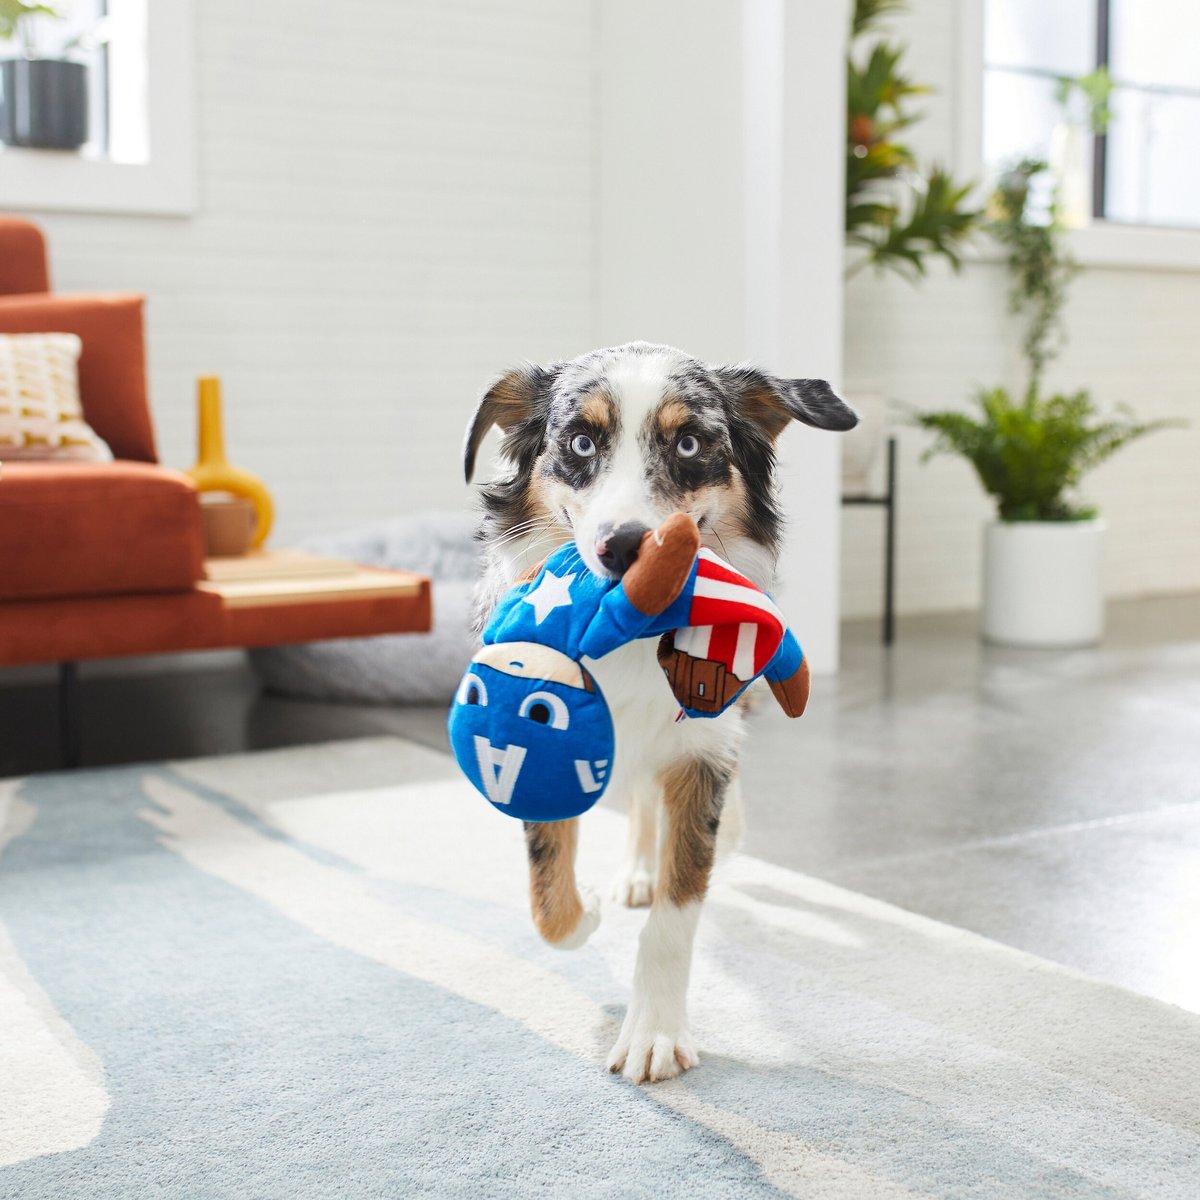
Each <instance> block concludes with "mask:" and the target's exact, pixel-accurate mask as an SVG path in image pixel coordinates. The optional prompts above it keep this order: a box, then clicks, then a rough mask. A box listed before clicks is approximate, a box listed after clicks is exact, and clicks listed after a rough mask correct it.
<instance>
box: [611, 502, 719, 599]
mask: <svg viewBox="0 0 1200 1200" xmlns="http://www.w3.org/2000/svg"><path fill="white" fill-rule="evenodd" d="M699 549H700V530H699V528H697V526H696V522H695V521H693V520H692V518H691V517H689V516H687V514H686V513H672V514H671V515H670V516H669V517H668V518H667V519H666V520H665V521H664V522H663V523H662V525H660V526H659V527H658V528H657V529H652V530H650V532H649V533H647V534H646V535H645V536H644V537H643V538H642V544H641V546H640V547H639V548H638V556H637V558H636V559H634V563H633V566H631V567H630V568H629V570H628V571H626V572H625V575H624V576H623V577H622V579H621V584H622V586H623V587H624V589H625V596H626V599H628V600H629V602H630V603H631V604H632V605H633V607H634V608H636V609H637V610H638V612H640V613H642V614H643V615H644V616H647V617H656V616H658V614H659V613H661V612H665V611H666V610H667V609H668V608H670V606H671V605H672V604H673V603H674V602H675V601H676V600H677V599H678V598H679V593H680V592H682V591H683V588H684V585H685V584H686V583H687V581H688V577H689V576H690V575H691V573H692V564H693V563H694V562H695V561H696V552H697V551H698V550H699Z"/></svg>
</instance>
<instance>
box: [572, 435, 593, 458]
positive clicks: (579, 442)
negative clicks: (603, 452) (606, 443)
mask: <svg viewBox="0 0 1200 1200" xmlns="http://www.w3.org/2000/svg"><path fill="white" fill-rule="evenodd" d="M571 452H572V453H573V454H577V455H578V456H579V457H580V458H591V457H592V455H593V454H595V453H596V443H595V442H593V441H592V439H591V438H590V437H588V435H587V434H586V433H577V434H576V435H575V436H574V437H573V438H572V439H571Z"/></svg>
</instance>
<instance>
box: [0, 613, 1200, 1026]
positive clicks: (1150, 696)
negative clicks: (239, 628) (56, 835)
mask: <svg viewBox="0 0 1200 1200" xmlns="http://www.w3.org/2000/svg"><path fill="white" fill-rule="evenodd" d="M877 636H878V631H877V627H876V625H874V624H859V623H855V624H850V625H847V626H846V628H845V641H844V668H843V670H842V672H841V674H840V675H838V676H837V677H836V678H833V679H819V680H817V681H816V685H815V687H814V694H813V700H812V703H811V704H810V707H809V711H808V712H807V713H806V714H805V716H804V718H803V719H802V720H801V721H799V722H789V721H787V720H786V719H785V718H783V717H782V716H781V715H779V714H778V713H777V712H775V711H774V710H773V708H770V707H768V706H766V705H763V706H762V707H761V710H760V711H759V712H758V713H756V715H755V716H754V717H753V724H754V730H753V733H752V737H751V739H750V742H749V749H748V761H747V763H746V766H745V793H746V799H747V810H748V830H747V835H746V841H745V848H746V849H747V850H748V851H749V852H750V853H752V854H756V855H758V856H760V857H762V858H765V859H768V860H770V861H772V862H776V863H779V864H781V865H784V866H789V867H793V868H795V869H797V870H801V871H804V872H807V873H810V874H813V875H818V876H820V877H822V878H825V879H829V880H832V881H834V882H836V883H839V884H842V885H844V886H846V887H849V888H852V889H854V890H857V891H861V892H865V893H867V894H869V895H872V896H877V897H880V898H882V899H885V900H888V901H891V902H893V903H895V904H898V905H900V906H901V907H904V908H907V909H911V910H913V911H915V912H919V913H923V914H925V915H928V916H930V917H934V918H936V919H937V920H941V921H945V922H948V923H950V924H952V925H958V926H961V927H964V928H967V929H971V930H975V931H976V932H979V933H982V934H984V935H986V936H988V937H992V938H995V939H996V940H998V941H1001V942H1005V943H1007V944H1009V945H1012V946H1016V947H1019V948H1021V949H1024V950H1028V951H1031V952H1033V953H1035V954H1038V955H1041V956H1043V957H1045V958H1048V959H1051V960H1052V961H1055V962H1059V963H1062V964H1064V965H1067V966H1070V967H1074V968H1077V969H1079V970H1081V971H1083V972H1085V973H1087V974H1089V975H1092V976H1096V977H1098V978H1101V979H1107V980H1111V981H1112V982H1114V983H1118V984H1122V985H1124V986H1126V987H1129V988H1132V989H1134V990H1136V991H1140V992H1143V993H1146V994H1148V995H1152V996H1157V997H1159V998H1161V999H1164V1000H1167V1001H1170V1002H1172V1003H1175V1004H1179V1005H1181V1006H1183V1007H1186V1008H1189V1009H1191V1010H1193V1011H1197V1012H1200V597H1197V596H1188V597H1176V598H1170V599H1155V600H1143V601H1136V602H1125V603H1120V604H1115V605H1113V606H1111V608H1110V613H1109V634H1108V638H1107V641H1106V643H1105V645H1104V646H1103V647H1102V648H1099V649H1095V650H1084V651H1073V652H1055V651H1049V652H1048V651H1014V650H1001V649H997V648H988V647H983V646H982V645H981V644H980V643H979V641H978V639H977V637H976V636H975V622H974V619H973V618H971V617H944V616H942V617H924V618H916V619H910V620H906V621H902V622H901V624H900V630H899V637H898V641H897V644H896V645H895V646H894V647H893V648H892V649H891V650H890V651H888V650H885V649H884V648H883V647H882V646H880V645H879V644H878V641H877ZM82 674H83V689H82V694H83V705H82V707H83V719H84V738H83V747H84V760H85V762H86V763H87V764H89V765H100V764H104V763H115V762H136V761H142V760H152V759H161V758H179V757H189V756H193V755H202V754H218V753H227V752H231V751H238V750H245V749H257V748H262V747H268V746H280V745H290V744H296V743H305V742H312V741H322V740H330V739H337V738H345V737H359V736H363V735H370V734H376V733H395V734H400V735H402V736H406V737H411V738H413V739H415V740H417V741H421V742H423V743H425V744H427V745H430V746H434V747H437V748H444V747H445V734H444V727H443V721H444V712H443V711H442V710H441V709H440V708H439V709H419V708H418V709H386V708H375V707H360V706H353V705H326V704H310V703H306V702H298V701H290V700H284V699H281V698H278V697H270V696H263V695H261V694H260V693H259V691H258V689H257V687H256V684H255V681H254V678H253V676H252V675H251V673H250V672H249V670H248V669H247V668H245V667H244V666H240V665H229V666H222V667H221V668H220V669H215V670H204V671H195V670H191V671H173V672H171V673H167V674H151V675H143V676H138V677H96V674H95V671H92V672H89V671H88V669H87V668H85V669H84V671H83V673H82ZM89 675H91V677H89ZM3 678H4V677H3V675H2V674H0V682H3ZM0 728H2V729H4V730H5V736H4V738H3V740H2V742H0V776H6V775H14V774H24V773H27V772H31V771H39V770H47V769H53V768H54V767H55V766H56V765H57V746H56V740H55V731H56V724H55V693H54V688H53V687H52V686H50V685H47V684H42V683H20V684H16V685H13V686H7V687H3V686H0Z"/></svg>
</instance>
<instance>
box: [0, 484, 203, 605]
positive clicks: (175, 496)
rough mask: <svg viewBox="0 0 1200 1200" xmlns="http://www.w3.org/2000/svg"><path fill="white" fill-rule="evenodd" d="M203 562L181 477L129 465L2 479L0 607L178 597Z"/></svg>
mask: <svg viewBox="0 0 1200 1200" xmlns="http://www.w3.org/2000/svg"><path fill="white" fill-rule="evenodd" d="M203 561H204V542H203V535H202V533H201V527H200V506H199V504H198V502H197V499H196V492H195V489H194V488H193V487H192V484H191V481H190V480H189V479H188V478H187V476H185V475H181V474H179V473H177V472H175V471H168V470H165V469H164V468H162V467H157V466H150V465H147V464H144V463H131V462H115V463H74V462H73V463H32V462H21V463H16V462H6V463H4V464H3V468H2V470H0V601H3V600H31V599H40V598H50V597H63V596H111V595H115V594H122V593H126V592H172V591H181V590H184V589H188V588H191V587H192V586H193V585H194V584H195V583H196V581H197V580H199V579H200V577H201V575H202V573H203V569H204V568H203Z"/></svg>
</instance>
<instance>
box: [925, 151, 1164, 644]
mask: <svg viewBox="0 0 1200 1200" xmlns="http://www.w3.org/2000/svg"><path fill="white" fill-rule="evenodd" d="M1046 171H1047V167H1046V164H1045V163H1043V162H1039V161H1035V160H1026V161H1024V162H1021V163H1018V164H1017V165H1016V166H1015V167H1013V168H1012V169H1011V170H1010V171H1009V172H1008V173H1007V174H1006V175H1005V176H1004V177H1003V178H1002V179H1001V181H1000V184H999V186H998V187H997V190H996V192H995V194H994V195H993V197H992V202H991V204H990V206H989V214H990V217H991V220H990V224H989V228H990V231H991V232H992V234H993V235H994V236H995V237H996V238H997V240H998V241H999V242H1000V243H1001V245H1003V246H1004V247H1005V249H1006V251H1007V267H1008V270H1009V272H1010V273H1011V275H1012V278H1013V285H1012V291H1011V293H1010V304H1011V307H1012V309H1013V311H1015V312H1017V313H1019V314H1021V315H1023V316H1024V317H1025V318H1026V327H1025V334H1024V337H1023V339H1022V352H1023V356H1024V358H1025V360H1026V362H1027V363H1028V366H1029V382H1028V384H1027V386H1026V387H1025V389H1024V391H1023V392H1022V393H1020V394H1019V395H1016V396H1014V395H1011V394H1010V393H1009V392H1008V391H1007V390H1006V389H1004V388H1001V387H997V388H990V389H983V390H981V391H980V392H979V393H977V395H976V396H975V407H976V410H977V414H976V415H972V414H968V413H963V412H926V413H914V414H913V421H914V422H915V423H916V424H917V425H919V426H921V427H922V428H924V429H927V430H929V431H931V432H932V433H934V434H935V435H936V437H935V440H934V443H933V445H932V446H931V447H930V449H929V450H928V451H927V452H926V455H925V457H926V458H928V457H929V456H930V455H933V454H938V453H942V452H949V453H955V454H961V455H962V456H963V457H964V458H965V459H967V461H968V462H969V463H970V464H971V465H972V466H973V467H974V468H975V472H976V474H977V475H978V476H979V481H980V483H982V485H983V488H984V490H985V491H986V492H987V493H988V495H990V496H993V497H994V498H995V500H996V508H997V520H995V521H992V522H990V523H989V524H988V525H987V527H986V529H985V534H984V600H983V636H984V637H985V638H986V639H987V640H988V641H993V642H1000V643H1003V644H1006V645H1016V646H1078V645H1088V644H1091V643H1094V642H1097V641H1099V639H1100V636H1101V633H1102V632H1103V617H1104V608H1103V601H1102V590H1101V580H1100V560H1101V547H1102V542H1103V534H1104V528H1105V526H1104V522H1103V521H1102V520H1100V519H1099V517H1098V516H1097V514H1096V510H1095V508H1094V507H1092V506H1091V505H1089V504H1087V503H1086V502H1084V501H1082V500H1080V499H1079V498H1078V496H1077V494H1076V488H1077V487H1078V485H1079V481H1080V479H1081V478H1082V476H1083V475H1084V474H1085V473H1086V472H1087V471H1090V470H1091V469H1092V468H1093V467H1096V466H1098V465H1099V464H1100V463H1102V462H1104V461H1105V459H1107V458H1109V457H1110V456H1111V455H1113V454H1115V453H1116V452H1117V451H1118V450H1120V449H1121V448H1122V447H1123V446H1126V445H1128V444H1129V443H1130V442H1132V441H1134V440H1135V439H1137V438H1140V437H1144V436H1145V435H1146V434H1147V433H1151V432H1153V431H1154V430H1156V429H1161V428H1164V427H1165V426H1167V425H1171V424H1177V422H1169V421H1139V420H1137V419H1136V418H1135V417H1134V416H1133V414H1132V413H1130V412H1129V411H1128V410H1127V409H1121V410H1118V411H1117V412H1116V413H1114V414H1111V415H1109V416H1107V417H1105V416H1102V415H1101V414H1100V412H1099V411H1098V409H1097V407H1096V405H1095V403H1094V402H1093V400H1092V399H1091V397H1090V396H1089V394H1088V393H1087V392H1086V391H1078V392H1073V393H1070V394H1059V393H1054V394H1050V395H1046V394H1043V388H1042V374H1043V372H1044V370H1045V367H1046V365H1047V363H1049V362H1050V360H1051V359H1052V358H1053V357H1054V356H1055V355H1056V354H1057V353H1058V351H1059V349H1060V348H1061V344H1062V325H1061V318H1062V309H1063V305H1064V303H1065V300H1066V288H1067V284H1068V283H1069V282H1070V280H1071V278H1072V277H1073V276H1074V275H1075V273H1076V270H1077V268H1076V266H1075V263H1074V262H1073V261H1072V260H1071V259H1070V257H1069V256H1068V255H1067V254H1066V253H1065V251H1064V250H1063V247H1062V228H1061V226H1060V224H1059V221H1058V219H1057V214H1056V211H1055V202H1054V200H1053V199H1051V201H1050V203H1049V205H1048V206H1047V210H1046V212H1045V213H1043V214H1042V219H1040V220H1038V219H1035V218H1034V215H1033V213H1032V212H1031V209H1032V207H1033V202H1032V199H1031V197H1032V194H1033V191H1034V187H1033V185H1034V183H1035V181H1038V180H1040V179H1042V178H1044V175H1043V173H1044V172H1046Z"/></svg>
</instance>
